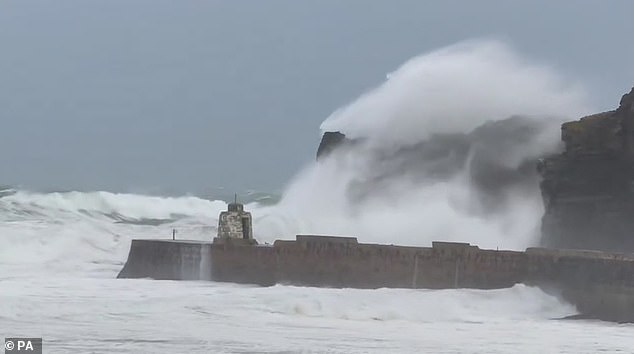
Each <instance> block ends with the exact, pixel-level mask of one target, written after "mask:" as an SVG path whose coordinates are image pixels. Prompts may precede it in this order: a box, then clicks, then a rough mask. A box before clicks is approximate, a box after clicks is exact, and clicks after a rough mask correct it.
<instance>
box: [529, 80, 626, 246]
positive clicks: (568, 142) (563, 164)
mask: <svg viewBox="0 0 634 354" xmlns="http://www.w3.org/2000/svg"><path fill="white" fill-rule="evenodd" d="M561 136H562V141H563V142H564V143H565V151H564V152H563V153H561V154H559V155H556V156H551V157H548V158H545V159H543V160H542V161H541V162H540V163H539V164H538V171H539V173H540V174H541V175H542V177H543V181H542V182H541V190H542V195H543V199H544V204H545V209H546V212H545V215H544V217H543V219H542V244H543V245H544V246H547V247H559V248H576V249H596V250H608V251H626V252H632V251H634V89H632V91H630V93H628V94H626V95H624V96H623V98H622V99H621V102H620V107H619V108H618V109H616V110H614V111H609V112H604V113H599V114H595V115H591V116H588V117H584V118H581V119H580V120H578V121H574V122H568V123H565V124H563V125H562V127H561Z"/></svg>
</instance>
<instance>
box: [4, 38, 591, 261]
mask: <svg viewBox="0 0 634 354" xmlns="http://www.w3.org/2000/svg"><path fill="white" fill-rule="evenodd" d="M584 102H585V97H584V93H583V90H581V89H580V88H579V86H578V85H576V84H571V83H568V82H566V81H565V80H564V79H562V78H561V77H559V76H558V75H556V74H555V73H554V71H553V70H552V69H549V68H548V67H545V66H541V65H537V64H534V63H531V62H529V61H527V60H524V59H522V58H520V57H519V56H518V55H517V54H515V53H514V52H513V51H512V50H511V49H510V48H509V47H507V46H506V45H504V44H503V43H500V42H497V41H471V42H466V43H462V44H458V45H456V46H451V47H448V48H444V49H441V50H438V51H434V52H432V53H428V54H424V55H421V56H419V57H416V58H414V59H412V60H410V61H408V62H407V63H405V64H404V65H403V66H402V67H400V68H399V69H397V70H396V71H394V72H393V73H391V74H389V75H388V79H387V80H386V81H385V82H384V83H383V84H382V85H380V86H379V87H377V88H375V89H374V90H371V91H369V92H368V93H366V94H364V95H362V96H361V97H360V98H359V99H357V100H356V101H354V102H352V103H351V104H349V105H348V106H346V107H343V108H341V109H339V110H337V111H335V112H334V113H333V114H332V115H331V116H330V117H328V119H326V120H325V122H324V123H323V126H322V128H323V129H324V130H339V131H342V132H344V133H345V134H346V135H347V136H348V137H349V138H351V139H357V140H358V141H361V142H362V143H359V144H353V146H351V147H349V148H342V149H339V150H337V151H335V153H333V154H331V156H329V157H328V158H325V159H323V160H321V161H319V162H309V163H308V165H307V166H306V167H305V168H304V169H303V170H302V171H300V172H299V174H298V175H297V176H296V177H295V178H294V180H293V181H291V183H290V184H289V186H288V188H286V190H285V192H284V195H283V197H282V199H281V201H280V202H279V203H277V204H275V205H272V206H271V205H269V206H263V205H261V204H258V203H251V204H249V205H248V206H247V208H248V209H250V210H251V211H252V212H253V214H254V231H255V236H256V238H258V240H259V241H260V242H271V241H273V240H275V239H279V238H293V237H294V236H295V235H296V234H299V233H312V234H338V235H352V236H356V237H358V238H359V239H360V241H363V242H382V243H393V244H408V245H429V244H430V242H431V241H432V240H457V241H466V242H471V243H473V244H477V245H480V246H482V247H489V248H495V247H500V248H511V249H521V248H524V247H526V246H529V245H532V244H534V243H535V242H536V241H537V233H538V226H539V220H540V217H541V214H542V211H543V210H542V202H541V197H540V193H539V189H538V180H537V176H536V175H535V174H534V170H533V167H532V164H531V162H532V159H534V158H537V157H538V156H540V155H542V154H545V153H548V152H550V151H554V150H556V149H557V142H558V140H559V128H558V127H557V126H558V124H559V123H560V122H561V120H562V119H564V118H566V117H576V116H579V115H581V114H582V113H583V112H586V111H589V109H588V108H587V107H586V106H585V104H584ZM517 115H521V117H517ZM511 116H515V117H513V118H510V119H508V118H509V117H511ZM527 166H528V167H527ZM491 176H494V177H495V178H491ZM3 190H4V191H5V193H2V194H1V195H0V221H1V222H0V232H1V233H2V235H3V237H2V238H0V262H2V263H3V264H5V265H6V264H24V263H45V264H47V265H49V264H54V265H55V266H59V267H65V269H68V268H69V267H70V268H76V267H80V264H86V263H90V264H94V265H95V267H94V268H95V269H98V268H100V267H101V268H104V267H105V268H107V269H108V270H109V272H113V271H115V269H118V268H120V265H121V263H122V262H123V261H124V260H125V257H126V254H127V251H128V248H129V242H130V240H131V239H132V238H169V237H171V233H172V230H173V229H176V230H177V237H178V238H188V239H205V240H211V238H213V237H214V235H215V233H216V225H217V216H218V214H219V212H220V211H221V210H223V209H225V208H226V203H225V202H223V201H211V200H206V199H201V198H197V197H193V196H192V197H178V198H167V197H150V196H141V195H133V194H115V193H107V192H93V193H80V192H67V193H31V192H26V191H21V190H14V189H7V188H4V189H3Z"/></svg>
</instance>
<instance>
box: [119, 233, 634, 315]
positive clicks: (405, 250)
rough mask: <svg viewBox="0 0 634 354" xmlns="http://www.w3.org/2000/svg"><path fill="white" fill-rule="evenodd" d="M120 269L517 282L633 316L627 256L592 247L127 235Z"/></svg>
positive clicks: (153, 274)
mask: <svg viewBox="0 0 634 354" xmlns="http://www.w3.org/2000/svg"><path fill="white" fill-rule="evenodd" d="M119 277H120V278H145V277H150V278H155V279H173V280H191V279H204V280H214V281H225V282H236V283H250V284H258V285H263V286H270V285H274V284H276V283H286V284H294V285H304V286H318V287H352V288H366V289H374V288H381V287H391V288H428V289H446V288H477V289H495V288H506V287H511V286H513V285H514V284H517V283H525V284H529V285H535V286H539V287H541V288H543V289H544V290H545V291H547V292H550V293H553V294H556V295H560V296H562V297H563V298H564V299H566V300H567V301H569V302H571V303H573V304H576V305H577V307H578V309H579V311H580V312H581V313H582V314H583V315H584V316H587V317H592V318H600V319H604V320H611V321H619V322H634V258H632V257H629V256H626V255H621V254H611V253H604V252H593V251H569V250H552V249H542V248H530V249H528V250H526V252H515V251H496V250H482V249H479V248H478V247H477V246H472V245H469V244H462V243H447V242H434V243H433V246H432V247H404V246H394V245H377V244H360V243H358V242H357V240H356V238H340V237H320V236H298V237H297V240H295V241H281V240H278V241H276V242H275V243H274V245H273V246H268V245H267V246H253V245H245V244H232V243H216V244H209V243H202V242H201V243H196V242H184V241H171V240H164V241H163V240H134V241H133V243H132V247H131V249H130V256H129V258H128V262H127V263H126V266H125V267H124V269H123V270H122V271H121V273H120V274H119Z"/></svg>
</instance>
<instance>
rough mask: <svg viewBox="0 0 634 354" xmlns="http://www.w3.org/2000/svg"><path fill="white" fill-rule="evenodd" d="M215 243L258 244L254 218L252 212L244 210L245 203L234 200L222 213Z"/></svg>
mask: <svg viewBox="0 0 634 354" xmlns="http://www.w3.org/2000/svg"><path fill="white" fill-rule="evenodd" d="M214 243H216V244H222V243H231V244H244V245H252V244H257V241H255V239H254V238H253V219H252V217H251V213H249V212H248V211H244V205H242V204H240V203H238V202H237V201H234V202H233V203H230V204H229V206H228V208H227V210H226V211H223V212H221V213H220V217H219V219H218V236H217V237H216V238H214Z"/></svg>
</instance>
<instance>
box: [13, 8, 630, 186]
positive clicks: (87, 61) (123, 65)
mask: <svg viewBox="0 0 634 354" xmlns="http://www.w3.org/2000/svg"><path fill="white" fill-rule="evenodd" d="M633 14H634V1H628V0H623V1H580V0H571V1H552V0H549V1H523V2H519V1H503V0H500V1H467V0H465V1H433V2H432V1H422V0H413V1H395V0H389V1H387V0H386V1H367V0H359V1H349V0H348V1H344V0H335V1H325V0H311V1H308V0H303V1H295V0H288V1H235V0H226V1H193V0H192V1H187V0H174V1H157V0H122V1H113V0H108V1H106V0H104V1H85V0H78V1H66V0H55V1H25V0H15V1H13V0H0V184H11V185H22V186H25V187H29V188H33V189H40V190H111V191H132V192H145V193H186V192H192V193H207V192H209V191H210V190H212V189H213V188H216V187H221V186H222V187H226V188H227V189H233V190H244V189H249V188H253V189H258V190H276V189H280V188H281V187H282V186H283V185H284V184H285V183H286V182H288V180H289V179H290V178H291V176H292V175H293V174H294V173H296V172H297V171H298V170H299V169H300V168H301V167H302V166H303V165H304V164H306V163H308V162H309V161H310V160H311V159H313V158H314V154H315V151H316V148H317V145H318V143H319V138H320V136H319V134H320V132H319V125H320V123H321V122H322V121H323V120H324V119H325V118H326V117H327V116H328V115H329V114H330V113H331V112H332V111H334V110H335V109H336V108H338V107H339V106H341V105H344V104H345V103H347V102H349V101H351V100H352V99H354V98H355V97H357V96H358V95H359V94H361V93H363V92H364V91H366V90H368V89H370V88H371V87H373V86H375V85H377V84H379V83H380V82H381V81H383V80H384V78H385V75H386V73H388V72H389V71H392V70H393V69H395V68H397V67H398V66H399V65H400V64H401V63H403V62H404V61H406V60H407V59H409V58H411V57H413V56H415V55H417V54H420V53H424V52H426V51H429V50H432V49H435V48H438V47H442V46H445V45H449V44H453V43H455V42H458V41H461V40H465V39H471V38H478V37H483V36H484V37H491V36H493V37H496V38H500V39H503V40H505V41H507V42H509V43H511V44H512V45H513V46H514V47H515V48H516V49H517V50H518V51H519V52H520V53H522V55H525V56H527V57H530V58H534V59H536V60H539V61H543V62H545V63H548V64H551V65H553V66H554V67H556V68H557V69H558V70H559V71H560V72H561V73H563V75H565V76H567V77H572V78H575V79H576V80H580V81H581V82H582V83H585V84H586V85H587V87H588V89H589V91H590V93H591V94H592V97H593V100H594V102H592V103H593V104H594V105H595V106H596V107H598V108H601V109H606V110H607V109H610V108H613V107H615V105H617V104H618V101H619V99H620V97H621V95H622V94H623V93H625V92H626V91H629V89H630V88H631V87H632V85H634V65H633V63H634V45H633V37H632V34H633V33H634V20H633V18H632V16H633ZM510 89H512V88H510Z"/></svg>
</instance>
